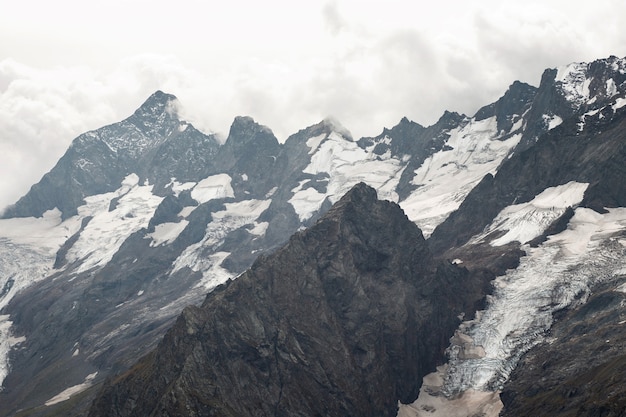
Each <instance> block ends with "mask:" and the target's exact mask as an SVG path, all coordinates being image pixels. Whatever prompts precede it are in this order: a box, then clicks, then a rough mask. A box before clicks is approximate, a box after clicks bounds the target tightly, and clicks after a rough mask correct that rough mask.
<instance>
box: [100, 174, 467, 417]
mask: <svg viewBox="0 0 626 417" xmlns="http://www.w3.org/2000/svg"><path fill="white" fill-rule="evenodd" d="M434 266H435V265H434V261H433V258H432V256H431V254H430V253H429V250H428V248H427V245H426V242H425V241H424V238H423V237H422V234H421V232H420V231H419V229H418V228H417V226H415V224H413V223H411V222H410V221H409V220H408V219H407V217H406V216H405V215H404V213H403V212H402V210H401V209H400V208H399V207H398V206H397V205H396V204H394V203H391V202H387V201H380V200H377V198H376V191H375V190H374V189H373V188H371V187H368V186H366V185H365V184H357V185H355V186H354V188H352V189H351V190H350V191H349V192H348V193H347V194H346V195H345V196H344V197H342V198H341V199H340V200H339V201H338V202H337V203H336V204H335V205H334V206H333V207H332V208H331V209H330V210H329V211H328V212H327V213H326V214H325V215H324V216H323V217H322V218H321V219H320V220H319V221H318V222H317V223H316V224H315V225H314V226H312V227H311V228H310V229H308V230H306V231H303V232H301V233H298V234H296V235H294V236H292V237H291V239H290V240H289V242H288V243H287V245H285V246H284V247H283V248H281V249H279V250H278V251H277V252H276V253H274V254H272V255H270V256H267V257H262V258H260V259H259V260H257V261H256V262H255V263H254V265H253V266H252V267H251V268H250V269H249V270H248V271H246V272H245V273H244V274H243V275H241V276H240V277H239V278H237V279H236V280H235V281H232V282H229V283H228V284H225V285H224V286H222V287H220V288H217V289H216V290H215V291H213V292H212V293H211V294H209V296H208V297H207V299H206V300H205V301H204V303H203V304H202V306H201V307H188V308H186V309H185V310H184V312H183V313H182V314H181V316H180V317H179V318H178V320H177V322H176V324H175V325H174V327H173V328H172V329H171V330H170V331H169V332H168V333H167V335H166V336H165V338H164V339H163V342H161V344H160V345H159V347H158V348H157V350H155V351H154V352H152V353H151V354H149V355H148V356H146V357H145V358H144V359H142V360H141V361H140V362H139V363H138V364H137V365H136V366H135V367H134V368H133V369H132V370H131V371H129V372H128V373H126V374H124V375H123V376H121V377H119V378H117V379H116V380H115V381H111V383H110V385H109V386H108V387H106V388H105V390H104V391H103V392H102V393H101V394H100V396H99V397H98V398H97V399H96V401H95V403H94V406H93V407H92V409H91V411H90V414H89V415H90V416H92V417H96V416H140V415H154V416H166V415H180V414H181V412H182V410H189V412H192V413H194V414H197V415H237V416H253V415H254V416H258V415H294V416H295V415H325V416H337V417H339V416H362V415H370V414H371V415H378V416H394V415H395V413H396V408H397V405H396V401H397V400H398V399H401V400H403V401H407V400H409V399H411V398H413V397H415V395H416V389H417V385H416V381H419V379H420V378H421V377H422V376H423V375H422V374H421V372H422V371H421V370H422V369H424V370H427V369H434V365H435V362H434V358H435V357H436V356H437V352H438V351H439V350H440V349H442V348H443V346H442V345H441V344H440V343H441V342H442V341H441V340H440V339H437V338H432V339H423V338H421V337H420V336H419V335H420V334H427V333H428V332H429V331H430V329H431V328H432V326H433V323H434V322H436V323H438V326H441V328H445V327H448V328H453V327H454V326H455V325H456V323H457V320H458V319H457V318H456V316H457V315H458V314H459V313H460V310H455V309H454V308H453V306H454V303H451V304H449V305H450V307H452V308H451V309H447V308H442V307H443V306H442V305H441V303H439V302H437V303H434V302H433V300H432V299H429V298H428V295H430V294H438V293H443V292H445V291H446V289H447V290H448V291H450V294H449V295H448V297H447V298H448V299H449V300H453V299H454V297H455V295H454V293H455V292H456V297H457V298H460V293H459V292H460V287H459V286H455V287H448V286H447V285H448V284H449V283H452V282H457V281H460V280H461V279H462V277H463V274H464V272H463V271H462V270H457V269H455V268H454V267H447V268H440V269H436V268H434ZM457 308H458V306H457ZM330 352H333V353H332V354H331V353H330ZM205 358H211V359H210V360H209V361H206V360H205ZM328 387H333V389H331V390H329V389H328Z"/></svg>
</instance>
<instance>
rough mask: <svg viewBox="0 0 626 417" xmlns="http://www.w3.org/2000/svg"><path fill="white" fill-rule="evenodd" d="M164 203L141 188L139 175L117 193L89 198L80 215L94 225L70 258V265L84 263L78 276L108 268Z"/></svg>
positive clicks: (69, 253)
mask: <svg viewBox="0 0 626 417" xmlns="http://www.w3.org/2000/svg"><path fill="white" fill-rule="evenodd" d="M162 200H163V197H159V196H155V195H154V194H152V186H151V185H139V177H138V176H137V175H136V174H131V175H129V176H128V177H126V179H125V180H124V181H123V182H122V186H121V187H120V188H119V189H118V190H117V191H114V192H111V193H106V194H99V195H94V196H90V197H85V202H86V204H85V205H83V206H81V207H79V208H78V214H79V217H81V218H85V217H91V221H90V222H89V223H88V224H87V226H86V227H85V229H84V230H83V231H82V232H81V234H80V236H79V238H78V240H77V241H76V243H74V245H73V246H72V247H71V249H70V250H69V251H68V252H67V255H66V258H67V260H68V262H69V263H71V262H74V261H78V260H80V261H81V263H80V265H79V266H78V268H77V269H76V270H75V271H74V272H75V273H80V272H84V271H87V270H89V269H91V268H94V267H103V266H104V265H106V264H107V263H108V262H109V261H110V260H111V259H112V258H113V255H115V253H116V252H117V251H118V250H119V248H120V246H121V245H122V243H124V241H125V240H126V239H127V238H128V236H130V235H131V234H132V233H134V232H136V231H138V230H139V229H141V228H143V227H146V226H147V225H148V222H149V221H150V219H151V218H152V216H153V215H154V211H155V210H156V208H157V206H158V205H159V204H160V203H161V201H162ZM112 202H115V204H114V207H111V206H112Z"/></svg>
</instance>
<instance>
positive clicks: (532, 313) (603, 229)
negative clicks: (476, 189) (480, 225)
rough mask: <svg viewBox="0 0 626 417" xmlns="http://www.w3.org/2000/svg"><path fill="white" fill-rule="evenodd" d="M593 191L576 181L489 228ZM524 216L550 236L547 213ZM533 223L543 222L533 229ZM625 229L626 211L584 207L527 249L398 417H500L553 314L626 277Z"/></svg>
mask: <svg viewBox="0 0 626 417" xmlns="http://www.w3.org/2000/svg"><path fill="white" fill-rule="evenodd" d="M585 188H586V184H578V183H569V184H566V185H563V186H560V187H554V188H551V189H548V190H546V191H544V192H543V193H541V194H540V195H539V196H537V197H536V198H535V199H534V200H533V201H534V203H533V204H530V203H528V204H525V205H518V206H510V207H507V208H506V209H504V210H503V211H502V213H501V216H500V219H496V220H494V223H493V224H492V225H491V226H490V228H489V230H490V231H493V230H503V231H504V230H506V227H510V225H511V224H514V223H511V222H510V221H507V220H504V221H503V219H502V218H503V217H504V216H503V213H509V214H512V215H511V216H510V217H511V218H515V217H516V215H519V213H520V212H527V210H528V208H529V207H532V206H533V205H535V207H536V206H537V205H540V204H537V202H538V201H539V202H543V203H546V202H552V203H555V202H556V201H557V200H559V198H557V197H559V196H560V199H561V204H560V206H565V205H568V204H570V203H575V202H576V200H577V199H578V198H582V192H584V189H585ZM521 206H523V207H521ZM517 217H518V219H519V216H517ZM521 217H524V216H521ZM524 218H525V220H526V223H527V225H526V226H527V228H529V229H531V230H535V233H539V232H541V233H542V231H541V230H542V228H541V224H543V225H546V226H547V224H548V222H546V218H545V217H544V216H530V217H529V216H525V217H524ZM532 219H534V220H535V223H537V224H534V225H533V226H532V227H528V226H529V225H528V223H531V220H532ZM624 230H626V209H625V208H614V209H607V213H604V214H600V213H597V212H595V211H593V210H591V209H589V208H583V207H579V208H576V209H575V211H574V216H573V217H572V219H571V220H570V221H569V224H568V227H567V229H566V230H564V231H563V232H561V233H558V234H556V235H553V236H550V237H548V239H547V241H546V242H544V243H543V244H542V245H540V246H539V247H537V248H531V247H529V246H528V245H524V246H522V249H523V250H525V251H526V253H527V255H526V256H524V257H522V259H521V260H520V265H519V267H518V268H516V269H514V270H509V271H507V273H506V274H505V275H503V276H500V277H498V278H497V279H496V280H495V281H494V282H493V287H494V289H493V294H492V295H491V296H490V297H489V298H488V303H487V307H486V308H485V310H482V311H479V312H477V314H476V316H475V318H474V319H472V320H468V321H465V322H463V323H462V324H461V325H460V326H459V328H458V329H457V331H456V333H455V335H454V336H453V337H452V338H451V344H450V346H449V348H448V350H447V355H448V362H447V364H445V365H444V366H442V367H440V368H439V369H438V371H437V372H436V373H435V374H431V375H429V376H427V377H426V378H424V384H423V387H422V390H421V392H420V395H419V397H418V399H417V400H416V401H415V402H414V403H412V404H410V405H402V404H401V405H399V411H398V416H399V417H412V416H424V415H428V416H432V417H438V416H463V417H469V416H472V415H476V414H477V413H478V414H479V413H483V415H485V416H488V417H490V416H493V417H495V416H497V415H498V413H499V411H500V409H501V408H502V404H501V403H500V400H499V396H498V393H499V391H500V390H501V389H502V387H503V384H504V383H505V382H506V380H507V379H508V377H509V375H510V373H511V371H512V370H513V369H514V368H515V366H516V365H517V363H518V361H519V360H520V358H521V356H522V355H523V354H524V353H526V352H527V351H528V350H530V349H531V348H532V347H533V346H535V345H537V344H538V343H541V342H543V341H546V340H547V331H548V330H549V329H550V327H551V325H552V323H553V314H554V313H555V312H557V311H559V310H562V309H565V308H570V307H573V306H576V305H578V304H581V303H584V302H585V301H586V299H587V298H588V296H589V295H590V291H591V288H592V287H593V286H594V285H595V284H598V283H600V282H610V280H612V279H615V278H617V277H619V276H622V275H623V274H624V271H625V270H626V269H625V268H626V240H624V239H623V238H622V237H621V235H622V234H623V232H624ZM487 235H488V234H487ZM505 236H506V235H505ZM512 236H517V235H516V234H513V235H511V236H509V237H507V238H506V239H505V240H510V239H512ZM527 237H529V235H527V236H526V238H527ZM480 239H485V236H481V237H480ZM476 240H479V239H478V237H477V239H476ZM494 242H495V243H496V244H498V243H502V242H497V241H496V240H494V241H493V242H492V244H493V243H494Z"/></svg>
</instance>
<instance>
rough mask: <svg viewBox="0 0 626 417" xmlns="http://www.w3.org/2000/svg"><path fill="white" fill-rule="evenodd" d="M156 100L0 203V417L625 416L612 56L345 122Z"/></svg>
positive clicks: (623, 223)
mask: <svg viewBox="0 0 626 417" xmlns="http://www.w3.org/2000/svg"><path fill="white" fill-rule="evenodd" d="M177 109H178V102H177V100H176V98H175V97H174V96H172V95H170V94H166V93H164V92H162V91H157V92H155V93H154V94H153V95H151V96H150V97H149V98H148V99H147V100H146V101H145V103H143V104H142V105H141V106H140V107H139V108H138V109H137V111H135V112H134V113H133V114H132V115H130V116H129V117H128V118H126V119H125V120H122V121H120V122H118V123H114V124H111V125H109V126H104V127H102V128H100V129H97V130H94V131H91V132H86V133H84V134H82V135H80V136H79V137H77V138H76V139H74V141H73V142H72V145H71V146H70V148H69V149H68V150H67V152H66V153H65V155H63V157H62V158H61V159H60V160H59V162H58V163H57V165H56V166H55V167H54V168H53V169H52V170H51V171H50V172H49V173H47V174H46V175H44V177H43V178H42V179H41V181H40V182H39V183H37V184H35V185H33V187H32V188H31V190H30V191H29V192H28V193H27V194H26V195H25V196H24V197H23V198H21V199H20V200H19V201H18V202H17V203H16V204H15V205H14V206H13V207H12V208H10V209H9V210H8V211H7V212H6V213H5V214H4V216H5V217H4V218H2V219H0V308H1V311H0V313H1V314H0V381H2V387H3V391H2V394H1V395H0V416H13V415H16V414H17V415H19V414H24V415H33V416H35V415H37V416H53V415H64V416H71V417H78V416H80V417H84V416H85V415H86V413H87V412H88V409H89V407H90V406H91V404H92V402H93V400H94V398H96V397H97V398H98V399H97V401H96V403H94V407H93V409H92V413H93V414H94V415H103V414H108V413H110V415H144V414H145V413H149V412H150V413H152V412H154V413H155V415H160V414H159V413H162V414H163V413H169V414H170V415H189V414H193V412H195V411H194V410H203V411H202V412H203V413H204V412H205V411H206V412H207V413H208V411H207V410H208V409H209V408H211V407H213V408H212V409H217V410H219V412H218V414H219V413H221V415H246V414H250V413H252V412H251V411H250V410H253V409H254V410H263V413H265V414H270V415H276V414H280V415H290V414H289V413H290V410H295V411H294V413H296V414H297V415H315V414H319V415H393V413H394V412H395V411H394V410H395V409H396V406H397V401H401V402H402V403H405V402H411V401H413V400H415V397H416V396H417V395H418V392H420V394H419V398H418V403H416V404H414V405H412V406H408V405H407V406H405V405H402V406H401V407H400V413H401V414H400V415H401V416H402V417H410V416H415V413H416V411H415V410H418V411H419V412H422V411H424V412H427V413H428V414H429V415H431V414H432V417H438V416H439V415H446V412H447V411H449V410H450V408H449V407H452V408H454V409H458V408H459V407H460V408H462V409H465V408H463V407H466V406H467V405H468V404H474V405H476V404H479V403H480V404H482V405H480V404H479V408H480V409H476V410H472V413H473V415H479V414H481V413H487V414H489V413H490V412H493V409H495V408H497V407H496V406H497V405H498V404H500V407H501V406H502V405H503V404H502V403H500V392H503V396H502V398H503V401H504V408H505V411H504V412H505V413H506V412H507V411H506V409H507V407H508V408H509V409H510V410H513V411H510V412H511V413H515V411H514V410H522V409H525V410H532V411H528V412H527V414H533V415H540V414H537V413H536V411H537V410H541V409H542V406H541V405H542V404H544V400H545V404H548V403H549V404H551V406H550V408H549V409H550V410H552V411H554V410H559V409H560V408H559V407H560V405H561V404H562V403H563V401H567V402H568V404H570V407H571V410H573V411H572V413H573V414H577V415H585V413H586V411H585V410H592V411H590V412H589V413H588V414H587V415H593V416H594V417H595V416H598V415H611V414H610V413H609V414H607V412H605V411H606V410H610V411H611V412H614V414H612V415H620V412H621V413H622V414H623V413H624V410H623V407H622V408H620V407H621V406H620V403H619V402H617V401H614V400H613V399H611V398H615V396H614V395H613V394H612V395H613V396H608V395H607V396H602V395H601V394H602V387H604V386H608V385H607V384H612V385H611V386H618V385H619V386H626V381H625V380H624V379H623V378H620V374H619V372H608V373H607V372H605V371H606V370H607V369H612V366H613V364H618V365H619V364H620V363H621V362H620V360H619V358H618V356H617V355H619V352H621V350H623V344H622V342H621V341H622V340H625V339H626V331H625V330H624V329H626V327H624V320H625V319H626V316H624V315H623V314H622V313H623V312H620V311H621V310H619V306H623V304H622V303H623V302H626V301H624V297H625V295H624V294H626V292H625V291H626V290H625V289H624V288H625V287H624V286H625V285H626V277H625V276H624V271H625V270H626V249H625V247H626V246H625V244H624V242H626V237H625V236H626V234H625V233H626V232H625V230H626V188H625V185H624V184H625V183H624V181H623V179H624V176H625V175H626V173H625V171H624V166H626V150H625V146H626V145H625V143H626V141H624V138H625V137H626V133H625V132H626V59H619V58H615V57H610V58H607V59H602V60H598V61H595V62H592V63H574V64H570V65H566V66H563V67H560V68H555V69H548V70H546V71H545V72H544V75H543V77H542V81H541V84H540V85H539V86H538V87H537V88H535V87H532V86H529V85H527V84H524V83H521V82H514V83H512V84H511V86H510V87H509V89H508V90H507V91H506V92H505V93H504V94H503V96H502V98H500V99H499V100H497V101H496V102H494V103H491V104H487V105H486V106H484V107H482V108H481V109H480V110H479V111H478V112H477V113H476V114H475V115H473V116H471V115H463V114H459V113H455V112H451V111H447V112H445V113H444V114H443V115H442V117H441V118H440V119H439V120H438V121H437V122H436V123H435V124H433V125H432V126H421V125H419V124H418V123H415V122H412V121H410V120H408V119H406V118H402V119H401V120H400V121H399V123H398V124H397V125H396V126H394V127H391V128H384V129H381V134H379V135H378V136H375V137H368V138H360V139H356V138H353V137H352V136H351V134H350V132H348V131H347V130H346V129H345V128H343V127H342V126H341V125H340V124H338V123H337V122H334V121H332V120H330V119H327V120H323V121H321V122H320V123H317V124H315V125H312V126H309V127H306V128H303V129H301V130H300V131H298V132H296V133H294V134H293V135H291V136H290V137H289V138H287V140H286V141H285V142H284V143H282V144H281V143H279V142H278V140H277V139H276V137H275V136H274V135H273V133H272V131H271V129H270V128H269V127H266V126H263V125H261V124H259V123H257V122H256V121H254V120H253V119H252V118H250V117H245V116H242V117H237V118H236V119H235V120H234V121H233V124H232V126H231V129H230V132H229V135H228V138H226V140H225V142H223V141H218V140H217V138H216V137H215V136H212V135H206V134H203V133H202V132H199V131H198V130H196V129H195V128H194V127H193V126H192V125H191V124H189V123H188V122H186V121H184V120H182V119H181V118H180V116H179V113H178V111H177ZM366 184H367V185H366ZM379 199H380V200H379ZM207 294H208V295H207ZM187 306H188V307H187ZM181 311H183V313H182V314H181ZM592 328H593V329H592ZM591 330H593V331H591ZM594 335H596V336H597V337H595V336H594ZM592 339H593V340H592ZM598 341H602V343H599V342H598ZM620 349H621V350H620ZM555 352H557V353H558V355H557V356H555ZM572 352H576V353H578V352H580V353H581V354H583V355H586V356H587V357H589V358H593V366H594V371H591V372H587V371H586V370H585V368H584V365H585V362H584V361H581V360H580V359H579V358H577V357H574V356H575V355H574V354H572ZM551 358H554V361H552V362H550V361H551ZM590 363H591V362H590ZM519 364H521V365H519ZM440 365H441V366H440ZM436 368H437V369H438V371H437V372H438V373H435V374H432V375H426V376H425V377H424V381H423V383H422V381H421V380H420V378H421V377H422V376H424V375H425V374H427V373H428V372H431V371H434V370H435V369H436ZM526 368H527V369H526ZM544 369H549V370H550V378H545V379H543V378H542V374H543V372H544ZM513 371H515V372H513ZM622 376H623V375H622ZM581 377H584V379H585V381H588V382H587V383H586V384H585V387H588V388H589V389H588V390H587V389H585V390H582V391H581V390H578V391H576V390H571V389H568V391H567V392H566V393H565V394H563V392H564V391H562V390H561V389H560V385H559V384H560V383H561V382H564V381H565V382H566V383H567V384H568V387H571V386H572V384H573V383H572V381H576V380H577V379H580V378H581ZM537 380H541V384H540V386H541V387H542V389H541V392H539V393H538V392H537V391H536V388H534V387H536V386H539V385H537V384H534V382H533V381H537ZM420 386H421V387H422V388H421V391H420ZM583 391H584V392H583ZM98 392H100V394H98V395H97V393H98ZM611 392H612V393H618V394H619V393H621V392H622V391H619V390H613V391H611ZM476 393H483V394H485V395H486V396H488V397H489V401H488V403H484V402H475V401H473V400H474V399H475V397H472V395H474V394H476ZM544 394H545V395H544ZM559 395H566V396H567V398H568V399H567V400H563V399H562V398H561V397H559ZM616 395H617V394H616ZM548 397H549V398H548ZM573 397H576V398H575V400H571V401H570V399H571V398H573ZM458 401H460V403H459V402H458ZM592 402H593V408H590V407H588V406H589V404H592ZM459 404H460V405H459ZM485 404H486V405H485ZM537 404H539V405H537ZM155 407H156V408H155ZM455 407H456V408H455ZM481 407H482V408H481ZM489 407H492V408H490V410H491V411H489V410H488V409H487V408H489ZM493 407H495V408H493ZM585 407H586V408H585ZM547 409H548V408H546V410H547ZM594 410H595V411H594ZM133 413H134V414H133ZM448 414H449V413H448Z"/></svg>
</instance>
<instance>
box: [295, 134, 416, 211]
mask: <svg viewBox="0 0 626 417" xmlns="http://www.w3.org/2000/svg"><path fill="white" fill-rule="evenodd" d="M306 144H307V146H308V147H309V148H310V149H311V150H310V152H309V153H310V154H311V155H312V156H311V162H310V164H309V165H308V166H307V167H306V168H305V169H304V171H303V172H304V173H306V174H312V175H320V176H323V177H324V181H323V182H325V184H324V185H325V187H323V188H325V191H323V192H322V191H318V188H319V187H312V186H310V184H309V183H310V182H311V181H310V180H304V181H301V182H300V184H299V185H298V186H297V187H295V188H294V189H293V190H291V191H292V192H293V197H292V198H291V199H290V200H289V203H290V204H291V205H292V206H293V208H294V210H295V211H296V213H297V214H298V216H299V217H300V221H306V220H308V219H309V218H311V216H313V214H315V213H316V212H318V211H319V210H320V208H321V207H322V204H323V203H324V201H325V200H326V199H328V200H329V201H330V202H331V203H335V202H336V201H338V200H339V198H341V197H342V196H343V195H344V194H345V193H346V192H348V190H350V188H352V187H353V186H354V185H356V184H357V183H359V182H365V183H367V184H369V185H370V186H372V187H374V188H376V189H377V191H378V196H379V198H381V199H386V200H391V201H396V202H397V201H398V195H397V193H396V191H395V189H396V187H397V185H398V181H399V180H400V174H401V173H402V170H403V169H404V167H403V164H402V161H400V160H398V159H395V158H392V157H391V156H389V155H383V156H380V155H376V154H374V153H373V152H372V151H368V150H365V149H363V148H361V147H359V146H358V144H357V143H356V142H354V141H352V139H351V137H346V136H344V135H343V134H342V133H340V132H337V131H332V132H331V133H330V134H328V135H320V136H316V137H312V138H310V139H309V140H307V142H306Z"/></svg>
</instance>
